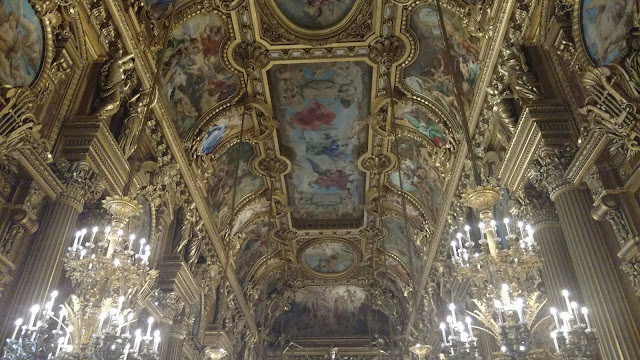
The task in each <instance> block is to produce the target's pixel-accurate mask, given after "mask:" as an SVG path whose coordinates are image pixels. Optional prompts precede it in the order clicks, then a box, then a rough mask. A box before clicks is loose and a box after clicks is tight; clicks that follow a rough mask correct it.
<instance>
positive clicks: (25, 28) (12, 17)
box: [0, 0, 44, 87]
mask: <svg viewBox="0 0 640 360" xmlns="http://www.w3.org/2000/svg"><path fill="white" fill-rule="evenodd" d="M43 56H44V37H43V31H42V24H41V23H40V19H39V18H38V16H37V15H36V13H35V11H34V10H33V8H32V7H31V4H30V3H29V0H3V1H2V2H0V84H6V85H10V86H16V87H18V86H29V85H31V83H32V82H33V81H34V80H35V79H36V77H37V76H38V73H39V72H40V68H41V67H42V58H43Z"/></svg>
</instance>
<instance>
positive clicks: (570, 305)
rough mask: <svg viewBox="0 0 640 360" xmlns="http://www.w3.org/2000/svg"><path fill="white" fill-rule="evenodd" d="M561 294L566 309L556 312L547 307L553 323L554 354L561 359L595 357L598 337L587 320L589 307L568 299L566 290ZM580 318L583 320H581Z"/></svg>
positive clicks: (556, 310)
mask: <svg viewBox="0 0 640 360" xmlns="http://www.w3.org/2000/svg"><path fill="white" fill-rule="evenodd" d="M562 296H563V297H564V299H565V303H566V308H567V311H562V312H558V309H556V308H554V307H552V308H550V309H549V311H550V312H551V316H552V317H553V322H554V324H555V330H553V331H552V332H551V338H553V344H554V346H555V350H556V356H558V357H559V358H561V359H580V360H582V359H595V358H596V357H597V353H598V339H597V337H596V332H595V330H594V329H593V328H592V327H591V322H590V321H589V309H587V308H586V307H584V306H583V307H580V306H579V305H578V303H577V302H575V301H570V300H569V291H567V290H562ZM581 315H582V316H581ZM581 318H582V319H584V321H581Z"/></svg>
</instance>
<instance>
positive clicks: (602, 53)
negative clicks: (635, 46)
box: [584, 0, 633, 64]
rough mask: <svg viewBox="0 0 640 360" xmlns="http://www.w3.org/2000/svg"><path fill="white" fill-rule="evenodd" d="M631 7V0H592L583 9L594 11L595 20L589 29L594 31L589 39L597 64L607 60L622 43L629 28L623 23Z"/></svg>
mask: <svg viewBox="0 0 640 360" xmlns="http://www.w3.org/2000/svg"><path fill="white" fill-rule="evenodd" d="M632 9H633V1H630V0H593V1H591V3H590V4H588V5H587V6H586V7H585V8H584V11H585V12H588V11H595V15H594V16H593V21H594V22H595V24H594V26H593V27H592V29H591V31H593V32H594V36H592V39H590V40H592V41H589V46H590V47H591V49H590V50H591V52H592V55H593V57H594V58H595V60H596V61H597V62H598V63H599V64H603V63H606V62H607V60H608V59H607V58H608V57H609V56H610V54H611V53H613V52H614V51H616V50H620V49H619V47H620V46H622V44H624V39H625V37H626V36H627V32H628V30H629V28H630V26H629V25H628V24H623V21H624V20H625V19H628V18H629V17H628V16H627V11H629V10H632Z"/></svg>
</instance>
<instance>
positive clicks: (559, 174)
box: [529, 146, 576, 199]
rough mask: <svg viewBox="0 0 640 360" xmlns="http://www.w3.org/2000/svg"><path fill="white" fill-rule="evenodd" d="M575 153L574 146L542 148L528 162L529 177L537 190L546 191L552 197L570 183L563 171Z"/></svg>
mask: <svg viewBox="0 0 640 360" xmlns="http://www.w3.org/2000/svg"><path fill="white" fill-rule="evenodd" d="M575 153H576V148H575V147H574V146H564V147H562V148H543V149H542V150H541V151H540V155H539V156H538V157H537V158H536V159H535V160H534V161H532V163H531V164H530V170H529V179H530V180H531V182H532V183H533V185H535V187H536V188H537V189H538V190H540V191H543V192H545V191H548V192H549V194H550V195H551V199H553V198H554V196H555V195H556V194H557V193H558V191H560V190H562V189H564V188H566V187H568V186H570V185H571V183H570V182H569V180H568V179H567V177H566V176H565V173H566V171H567V168H568V167H569V164H571V161H572V160H573V156H574V155H575Z"/></svg>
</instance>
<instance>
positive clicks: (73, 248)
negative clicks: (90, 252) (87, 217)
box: [71, 231, 81, 251]
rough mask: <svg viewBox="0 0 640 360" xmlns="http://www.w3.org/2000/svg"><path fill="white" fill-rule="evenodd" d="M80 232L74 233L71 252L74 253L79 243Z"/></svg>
mask: <svg viewBox="0 0 640 360" xmlns="http://www.w3.org/2000/svg"><path fill="white" fill-rule="evenodd" d="M80 234H81V233H80V231H76V238H75V239H74V240H73V246H72V247H71V250H72V251H76V249H77V248H78V241H80Z"/></svg>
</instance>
